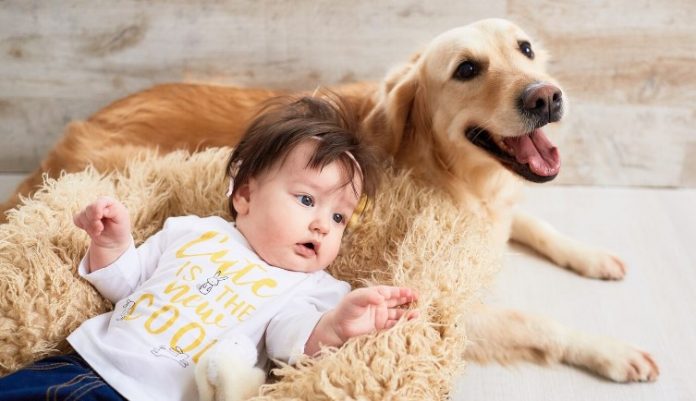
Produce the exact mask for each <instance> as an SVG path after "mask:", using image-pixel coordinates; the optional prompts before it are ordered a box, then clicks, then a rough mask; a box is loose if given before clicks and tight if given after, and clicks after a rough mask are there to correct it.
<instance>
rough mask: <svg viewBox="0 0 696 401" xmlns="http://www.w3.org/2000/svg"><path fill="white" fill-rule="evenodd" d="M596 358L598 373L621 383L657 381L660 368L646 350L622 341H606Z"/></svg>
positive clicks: (595, 365) (595, 366) (595, 367)
mask: <svg viewBox="0 0 696 401" xmlns="http://www.w3.org/2000/svg"><path fill="white" fill-rule="evenodd" d="M597 351H598V353H597V354H596V355H595V358H594V362H595V363H594V364H593V365H594V366H593V368H594V369H595V370H596V371H597V373H599V374H601V375H603V376H605V377H607V378H609V379H611V380H613V381H615V382H620V383H626V382H646V381H655V380H657V377H658V376H659V375H660V369H659V368H658V366H657V363H655V360H654V359H653V358H652V356H650V354H648V353H647V352H645V351H641V350H639V349H636V348H634V347H632V346H630V345H627V344H624V343H620V342H614V341H611V342H605V343H604V344H603V346H602V347H601V349H598V350H597Z"/></svg>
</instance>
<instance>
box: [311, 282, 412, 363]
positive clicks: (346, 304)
mask: <svg viewBox="0 0 696 401" xmlns="http://www.w3.org/2000/svg"><path fill="white" fill-rule="evenodd" d="M416 299H417V295H416V293H415V292H414V291H413V290H411V289H409V288H402V287H389V286H377V287H367V288H360V289H357V290H354V291H351V292H350V293H348V295H346V296H345V297H344V298H343V299H342V300H341V302H340V303H339V304H338V306H337V307H336V309H334V310H331V311H329V312H327V313H325V314H324V315H323V316H322V317H321V319H320V320H319V322H318V323H317V325H316V327H315V328H314V330H313V331H312V334H311V335H310V336H309V339H308V340H307V343H306V344H305V354H307V355H314V354H315V353H316V352H317V351H319V348H320V346H321V345H329V346H341V345H343V343H345V342H346V341H347V340H348V339H349V338H351V337H355V336H359V335H362V334H368V333H371V332H373V331H376V330H382V329H388V328H390V327H392V326H394V325H395V324H396V322H397V321H398V320H399V319H400V318H401V317H402V316H403V315H404V314H406V313H407V312H408V311H407V310H406V309H402V308H399V307H400V306H403V305H406V304H408V303H410V302H412V301H414V300H416ZM416 316H417V313H416V312H415V311H410V312H408V315H407V318H408V319H409V320H410V319H413V318H414V317H416Z"/></svg>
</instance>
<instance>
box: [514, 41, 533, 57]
mask: <svg viewBox="0 0 696 401" xmlns="http://www.w3.org/2000/svg"><path fill="white" fill-rule="evenodd" d="M517 45H518V46H519V47H520V51H521V52H522V54H524V55H525V56H527V58H528V59H530V60H534V50H532V45H531V44H529V42H527V41H526V40H521V41H519V42H517Z"/></svg>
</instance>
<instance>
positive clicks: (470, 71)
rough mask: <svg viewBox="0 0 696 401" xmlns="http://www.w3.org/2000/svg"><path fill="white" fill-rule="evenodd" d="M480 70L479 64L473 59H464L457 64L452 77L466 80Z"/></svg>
mask: <svg viewBox="0 0 696 401" xmlns="http://www.w3.org/2000/svg"><path fill="white" fill-rule="evenodd" d="M480 72H481V66H480V65H479V64H477V63H475V62H473V61H464V62H462V63H461V64H459V66H457V70H456V71H455V72H454V79H458V80H460V81H467V80H469V79H472V78H474V77H475V76H477V75H478V74H479V73H480Z"/></svg>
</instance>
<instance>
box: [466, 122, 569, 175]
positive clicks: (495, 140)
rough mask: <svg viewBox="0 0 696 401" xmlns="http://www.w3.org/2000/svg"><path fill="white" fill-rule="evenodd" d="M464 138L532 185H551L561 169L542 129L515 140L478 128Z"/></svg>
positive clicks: (556, 150) (468, 132)
mask: <svg viewBox="0 0 696 401" xmlns="http://www.w3.org/2000/svg"><path fill="white" fill-rule="evenodd" d="M464 134H465V136H466V138H467V139H468V140H469V141H471V143H473V144H474V145H476V146H478V147H479V148H481V149H483V150H485V151H486V152H488V154H490V155H491V156H493V157H495V158H496V159H498V160H499V161H500V162H501V163H502V164H503V165H504V166H505V167H507V168H508V169H510V170H512V171H513V172H515V173H517V174H519V175H520V176H522V177H523V178H525V179H527V180H529V181H532V182H540V183H541V182H547V181H551V180H553V179H554V178H556V175H558V171H559V170H560V169H561V157H560V155H559V153H558V149H557V148H556V146H554V144H553V143H551V141H549V139H548V138H547V137H546V135H545V134H544V132H543V131H542V130H541V129H539V128H537V129H535V130H534V131H532V132H529V133H527V134H524V135H520V136H515V137H501V136H497V135H493V134H491V133H490V132H488V131H486V130H484V129H481V128H479V127H471V128H469V129H467V130H466V132H465V133H464Z"/></svg>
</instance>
